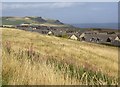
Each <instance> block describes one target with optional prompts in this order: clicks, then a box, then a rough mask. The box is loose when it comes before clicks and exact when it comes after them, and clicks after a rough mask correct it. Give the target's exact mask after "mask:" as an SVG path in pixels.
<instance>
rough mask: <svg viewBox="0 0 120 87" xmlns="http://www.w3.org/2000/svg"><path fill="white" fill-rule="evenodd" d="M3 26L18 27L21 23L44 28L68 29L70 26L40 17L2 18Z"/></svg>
mask: <svg viewBox="0 0 120 87" xmlns="http://www.w3.org/2000/svg"><path fill="white" fill-rule="evenodd" d="M0 20H2V24H3V25H20V24H23V23H29V24H31V25H45V26H58V27H70V25H67V24H64V23H62V22H60V21H59V20H54V19H47V18H42V17H29V16H26V17H2V18H0Z"/></svg>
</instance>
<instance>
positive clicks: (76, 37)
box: [69, 34, 80, 40]
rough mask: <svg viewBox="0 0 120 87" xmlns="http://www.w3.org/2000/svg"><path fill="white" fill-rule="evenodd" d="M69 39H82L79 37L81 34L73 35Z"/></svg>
mask: <svg viewBox="0 0 120 87" xmlns="http://www.w3.org/2000/svg"><path fill="white" fill-rule="evenodd" d="M69 39H72V40H80V37H79V34H72V35H71V36H70V37H69Z"/></svg>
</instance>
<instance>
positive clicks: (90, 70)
mask: <svg viewBox="0 0 120 87" xmlns="http://www.w3.org/2000/svg"><path fill="white" fill-rule="evenodd" d="M0 31H1V32H2V46H3V47H2V62H3V63H2V83H3V84H4V85H6V84H8V85H36V84H37V85H71V84H72V85H76V84H77V85H88V84H91V85H108V84H112V85H117V84H118V48H117V47H112V46H106V45H100V44H94V43H88V42H80V41H74V40H69V39H65V38H59V37H55V36H47V35H42V34H39V33H36V32H28V31H23V30H17V29H7V28H4V29H0Z"/></svg>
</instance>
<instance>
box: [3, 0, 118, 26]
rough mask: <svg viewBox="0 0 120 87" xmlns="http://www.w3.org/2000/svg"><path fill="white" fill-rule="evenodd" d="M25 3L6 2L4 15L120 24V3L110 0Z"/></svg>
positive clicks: (71, 21)
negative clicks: (119, 4) (119, 12)
mask: <svg viewBox="0 0 120 87" xmlns="http://www.w3.org/2000/svg"><path fill="white" fill-rule="evenodd" d="M12 1H13V2H12ZM14 1H16V2H14ZM21 1H22V0H21ZM25 1H27V0H24V2H17V0H11V2H9V1H8V0H4V2H3V3H2V15H3V16H41V17H43V18H51V19H58V20H60V21H62V22H63V23H69V24H73V23H74V24H76V23H77V24H79V23H117V22H118V3H117V2H113V1H117V0H111V2H107V1H108V0H106V2H82V0H81V2H37V0H34V1H36V2H25ZM31 1H33V0H31ZM64 1H66V0H64ZM93 1H94V0H93ZM96 1H97V0H96ZM98 1H100V0H98ZM104 1H105V0H104ZM109 1H110V0H109Z"/></svg>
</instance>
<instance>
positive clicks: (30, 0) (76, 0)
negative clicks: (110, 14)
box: [1, 0, 120, 2]
mask: <svg viewBox="0 0 120 87" xmlns="http://www.w3.org/2000/svg"><path fill="white" fill-rule="evenodd" d="M1 1H2V2H118V1H120V0H1Z"/></svg>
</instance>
